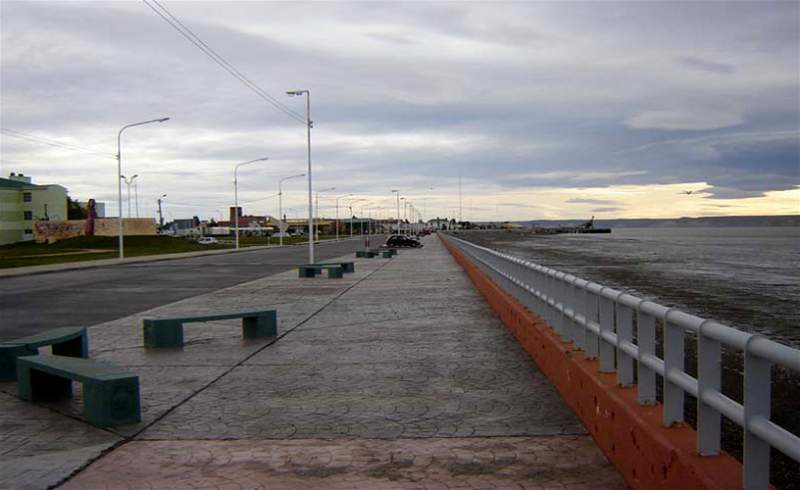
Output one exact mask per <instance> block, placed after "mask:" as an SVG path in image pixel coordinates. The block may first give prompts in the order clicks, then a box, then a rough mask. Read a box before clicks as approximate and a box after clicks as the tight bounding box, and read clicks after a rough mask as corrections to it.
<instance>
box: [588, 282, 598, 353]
mask: <svg viewBox="0 0 800 490" xmlns="http://www.w3.org/2000/svg"><path fill="white" fill-rule="evenodd" d="M590 285H591V283H590V284H588V285H587V286H586V288H585V291H586V297H585V306H584V310H585V312H586V358H587V359H597V353H598V351H599V346H598V345H597V335H595V333H594V332H593V331H591V330H590V329H589V323H590V322H594V323H597V295H595V294H594V292H593V291H592V289H591V287H590Z"/></svg>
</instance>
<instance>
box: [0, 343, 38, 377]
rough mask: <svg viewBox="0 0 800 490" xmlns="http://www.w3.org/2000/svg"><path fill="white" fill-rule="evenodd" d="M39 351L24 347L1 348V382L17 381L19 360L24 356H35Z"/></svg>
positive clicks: (8, 346) (6, 346) (7, 346)
mask: <svg viewBox="0 0 800 490" xmlns="http://www.w3.org/2000/svg"><path fill="white" fill-rule="evenodd" d="M38 353H39V350H38V349H29V348H27V347H26V346H24V345H4V346H0V381H14V380H16V379H17V358H18V357H22V356H35V355H36V354H38Z"/></svg>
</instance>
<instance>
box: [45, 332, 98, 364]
mask: <svg viewBox="0 0 800 490" xmlns="http://www.w3.org/2000/svg"><path fill="white" fill-rule="evenodd" d="M53 355H56V356H67V357H82V358H84V359H86V358H88V357H89V336H88V335H86V331H85V330H84V331H83V335H81V336H80V337H76V338H74V339H72V340H67V341H66V342H61V343H60V344H53Z"/></svg>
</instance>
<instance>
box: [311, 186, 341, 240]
mask: <svg viewBox="0 0 800 490" xmlns="http://www.w3.org/2000/svg"><path fill="white" fill-rule="evenodd" d="M335 190H336V187H328V188H327V189H322V190H319V191H317V199H316V201H317V202H316V206H317V219H316V224H315V228H314V234H315V235H316V236H315V239H319V193H320V192H327V191H335Z"/></svg>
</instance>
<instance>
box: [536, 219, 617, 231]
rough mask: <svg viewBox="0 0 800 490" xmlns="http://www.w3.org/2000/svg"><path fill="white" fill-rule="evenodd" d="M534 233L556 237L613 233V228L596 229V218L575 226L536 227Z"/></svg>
mask: <svg viewBox="0 0 800 490" xmlns="http://www.w3.org/2000/svg"><path fill="white" fill-rule="evenodd" d="M533 232H534V233H536V234H537V235H556V234H559V233H611V228H595V227H594V216H592V219H590V220H589V221H587V222H585V223H582V224H579V225H575V226H558V227H555V228H546V227H540V226H534V227H533Z"/></svg>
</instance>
